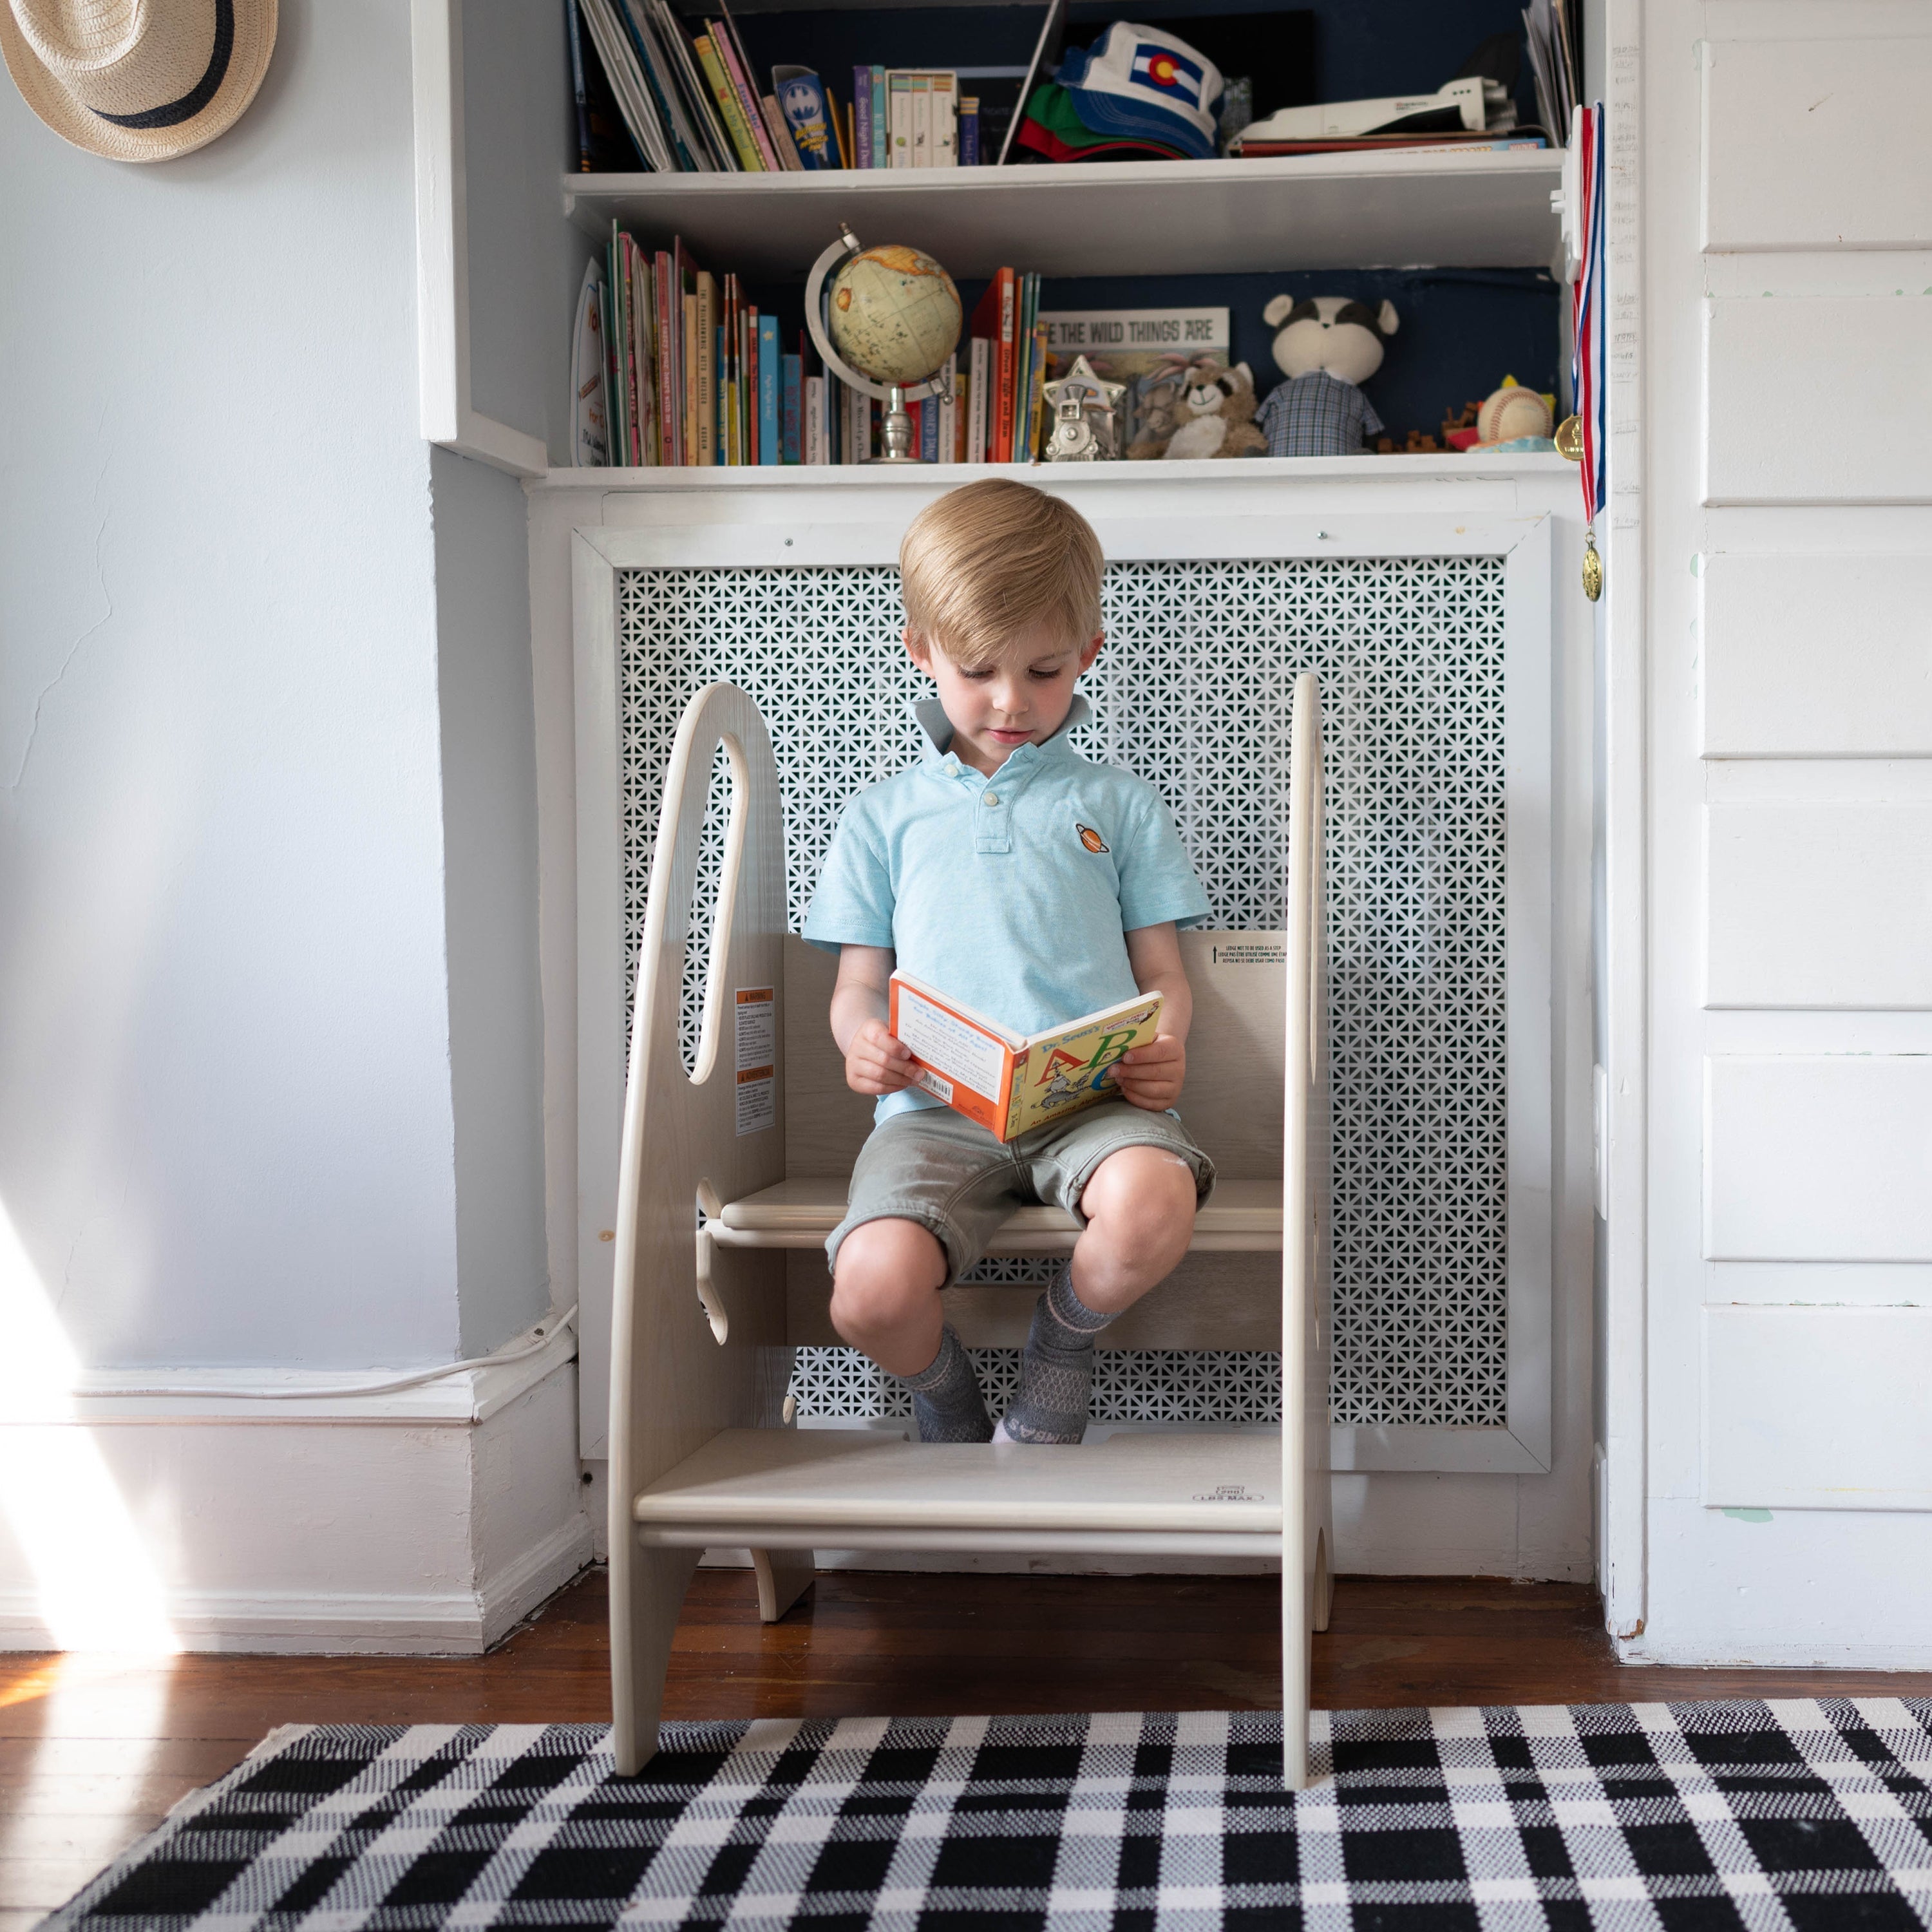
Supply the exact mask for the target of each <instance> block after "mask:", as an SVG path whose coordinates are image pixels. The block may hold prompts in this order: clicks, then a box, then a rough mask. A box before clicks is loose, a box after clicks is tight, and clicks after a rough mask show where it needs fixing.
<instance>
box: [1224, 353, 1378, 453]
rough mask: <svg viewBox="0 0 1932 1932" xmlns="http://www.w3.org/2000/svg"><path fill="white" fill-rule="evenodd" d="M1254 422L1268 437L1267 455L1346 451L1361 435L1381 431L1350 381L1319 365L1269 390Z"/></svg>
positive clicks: (1370, 407)
mask: <svg viewBox="0 0 1932 1932" xmlns="http://www.w3.org/2000/svg"><path fill="white" fill-rule="evenodd" d="M1255 425H1256V428H1258V429H1259V430H1260V431H1261V432H1262V434H1263V435H1264V436H1265V437H1267V438H1268V454H1269V455H1271V456H1333V455H1336V454H1337V453H1338V452H1339V453H1340V454H1343V455H1352V454H1354V453H1355V452H1356V451H1358V450H1359V449H1361V448H1362V447H1363V446H1364V439H1365V438H1366V437H1371V436H1380V435H1381V434H1382V418H1381V417H1380V416H1377V415H1376V411H1375V405H1374V404H1373V403H1371V402H1370V401H1369V399H1368V398H1367V396H1365V395H1363V394H1362V392H1361V390H1360V389H1358V388H1356V386H1355V384H1354V383H1345V382H1343V380H1341V378H1340V377H1338V376H1331V375H1330V374H1329V373H1328V371H1327V370H1325V369H1315V370H1311V371H1310V372H1309V374H1307V375H1306V376H1297V377H1294V378H1293V379H1292V380H1291V381H1289V382H1286V383H1281V384H1279V385H1278V386H1277V387H1276V388H1274V389H1271V390H1270V391H1269V392H1268V401H1266V402H1265V403H1264V404H1262V406H1261V410H1260V412H1259V414H1258V415H1257V416H1256V418H1255Z"/></svg>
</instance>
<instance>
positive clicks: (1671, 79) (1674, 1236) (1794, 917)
mask: <svg viewBox="0 0 1932 1932" xmlns="http://www.w3.org/2000/svg"><path fill="white" fill-rule="evenodd" d="M1606 39H1607V62H1608V71H1609V72H1610V77H1611V81H1612V87H1611V92H1613V93H1616V92H1617V91H1618V90H1619V89H1622V99H1623V101H1624V107H1625V111H1624V113H1623V114H1622V119H1621V122H1620V128H1621V133H1622V137H1623V145H1622V148H1619V145H1618V142H1619V127H1613V131H1612V135H1611V146H1612V154H1613V166H1618V167H1620V168H1621V170H1622V172H1621V175H1620V176H1619V179H1620V181H1622V184H1623V186H1624V187H1625V189H1626V190H1631V188H1632V187H1633V184H1636V183H1638V182H1640V184H1641V188H1642V193H1641V198H1640V205H1641V229H1640V241H1638V242H1635V243H1634V244H1633V243H1632V242H1631V235H1632V233H1634V232H1637V231H1636V230H1635V228H1634V222H1633V220H1626V221H1625V224H1624V226H1622V228H1621V229H1619V227H1618V226H1616V223H1613V236H1614V237H1619V238H1621V239H1622V241H1623V242H1624V243H1625V247H1626V257H1625V280H1624V282H1623V284H1622V287H1621V288H1619V289H1613V299H1612V308H1613V316H1614V320H1613V355H1614V354H1615V353H1616V352H1617V350H1618V349H1619V347H1621V349H1622V353H1623V354H1624V355H1625V358H1626V363H1625V368H1626V369H1627V370H1628V369H1635V370H1640V371H1641V372H1642V380H1641V381H1640V382H1639V381H1637V380H1634V379H1633V380H1625V381H1624V382H1623V383H1622V384H1621V385H1618V384H1614V383H1613V390H1612V403H1613V419H1612V422H1611V451H1612V457H1611V461H1612V476H1611V487H1612V501H1613V518H1612V522H1613V547H1612V553H1611V556H1610V572H1611V582H1612V595H1613V600H1614V599H1615V598H1617V597H1619V596H1620V597H1622V598H1623V599H1624V600H1625V601H1624V603H1623V604H1622V606H1621V607H1620V609H1621V610H1622V613H1624V621H1625V623H1626V625H1627V626H1628V634H1619V636H1620V637H1622V639H1623V641H1624V642H1625V643H1626V644H1627V645H1628V649H1627V650H1626V651H1625V654H1624V655H1621V656H1619V655H1617V654H1616V649H1615V648H1613V655H1612V658H1611V660H1610V673H1609V680H1608V691H1609V698H1610V703H1609V709H1608V716H1609V718H1610V731H1609V744H1608V751H1607V758H1608V775H1609V786H1608V793H1609V796H1610V800H1611V812H1610V843H1609V851H1608V877H1609V879H1610V899H1611V901H1612V903H1613V904H1617V905H1620V906H1622V907H1625V908H1628V907H1632V906H1640V907H1641V910H1642V917H1641V926H1642V933H1641V941H1640V949H1639V950H1640V956H1641V959H1642V961H1643V968H1642V974H1641V998H1640V1001H1639V1002H1638V1003H1637V1007H1638V1010H1639V1012H1640V1020H1639V1022H1637V1024H1639V1025H1641V1026H1642V1027H1643V1028H1644V1029H1646V1032H1645V1033H1644V1034H1634V1033H1633V1031H1632V1030H1631V1028H1630V1026H1628V1025H1625V1027H1624V1028H1622V1031H1621V1032H1620V1031H1619V1028H1617V1027H1616V1026H1615V1025H1613V1026H1612V1028H1611V1029H1610V1045H1609V1052H1608V1065H1607V1082H1606V1085H1607V1094H1608V1096H1609V1099H1608V1101H1607V1113H1608V1116H1609V1117H1610V1118H1611V1119H1612V1120H1613V1122H1614V1121H1616V1120H1617V1119H1619V1118H1622V1120H1623V1121H1625V1124H1626V1125H1628V1122H1629V1121H1630V1120H1631V1109H1630V1107H1629V1105H1628V1101H1627V1100H1625V1101H1620V1099H1619V1097H1622V1096H1628V1094H1631V1093H1632V1092H1633V1091H1634V1092H1636V1093H1637V1094H1640V1095H1641V1096H1642V1097H1643V1110H1642V1112H1641V1114H1640V1116H1639V1117H1638V1123H1639V1126H1640V1133H1638V1134H1637V1136H1634V1137H1633V1136H1631V1134H1630V1133H1628V1132H1626V1133H1624V1134H1622V1136H1618V1135H1617V1134H1616V1133H1614V1132H1613V1133H1612V1135H1611V1136H1610V1139H1611V1146H1610V1153H1609V1156H1608V1160H1609V1163H1610V1190H1609V1193H1610V1212H1611V1217H1612V1233H1611V1253H1612V1255H1613V1264H1612V1266H1611V1268H1610V1271H1609V1272H1608V1274H1607V1277H1606V1292H1607V1296H1608V1301H1607V1315H1608V1319H1609V1328H1610V1333H1611V1335H1612V1337H1613V1348H1612V1351H1611V1355H1610V1360H1609V1362H1608V1364H1607V1370H1608V1373H1607V1378H1606V1383H1605V1412H1604V1456H1605V1460H1606V1466H1607V1468H1608V1469H1609V1470H1610V1481H1611V1496H1612V1507H1611V1510H1610V1517H1611V1520H1612V1521H1613V1524H1615V1523H1619V1522H1621V1523H1623V1524H1624V1525H1625V1532H1624V1534H1623V1535H1622V1539H1621V1541H1619V1543H1618V1544H1617V1548H1618V1550H1619V1551H1620V1552H1621V1553H1622V1558H1623V1568H1622V1571H1621V1573H1620V1576H1619V1588H1618V1590H1617V1592H1616V1598H1615V1601H1614V1603H1613V1617H1612V1624H1613V1631H1614V1633H1615V1634H1616V1636H1617V1637H1618V1639H1619V1643H1620V1644H1621V1645H1622V1649H1623V1651H1624V1652H1625V1655H1627V1656H1628V1657H1630V1658H1633V1659H1637V1658H1643V1659H1646V1660H1656V1661H1667V1662H1673V1663H1684V1664H1716V1663H1718V1662H1733V1663H1735V1662H1739V1661H1744V1662H1756V1663H1760V1664H1793V1663H1816V1664H1832V1663H1839V1664H1848V1665H1867V1666H1886V1667H1894V1668H1918V1669H1926V1668H1932V1618H1928V1616H1927V1613H1926V1605H1927V1603H1928V1602H1932V1424H1928V1421H1927V1417H1928V1416H1932V1402H1928V1400H1927V1394H1926V1391H1927V1389H1928V1388H1932V616H1928V611H1932V599H1928V595H1927V589H1928V586H1932V113H1928V112H1927V105H1926V103H1927V87H1928V83H1932V10H1927V8H1926V7H1924V6H1923V5H1906V4H1903V0H1833V4H1830V5H1815V6H1809V7H1795V6H1790V5H1775V4H1772V0H1724V4H1721V5H1713V4H1708V0H1648V3H1647V4H1642V5H1640V4H1638V0H1610V5H1609V7H1608V10H1607V24H1606ZM1637 100H1640V101H1641V110H1642V111H1641V118H1640V121H1639V120H1638V118H1637V115H1636V113H1635V110H1634V101H1637ZM1615 192H1616V190H1615V188H1614V187H1613V195H1614V193H1615ZM1635 205H1637V204H1636V203H1635V202H1634V201H1631V200H1629V199H1627V201H1626V203H1625V207H1626V210H1627V211H1628V210H1629V209H1630V208H1632V207H1634V206H1635ZM1639 293H1641V296H1642V298H1643V304H1642V308H1641V310H1640V309H1639V308H1637V303H1636V298H1637V295H1638V294H1639ZM1638 549H1640V550H1641V553H1642V554H1641V557H1637V556H1634V555H1633V551H1634V550H1638ZM1639 565H1641V571H1640V583H1638V584H1637V586H1633V584H1632V583H1631V576H1632V575H1633V574H1638V571H1639ZM1620 572H1622V574H1621V575H1620ZM1633 596H1636V597H1637V598H1639V599H1640V621H1638V620H1637V619H1636V618H1634V617H1632V616H1631V615H1630V614H1629V613H1630V610H1631V603H1630V600H1631V598H1632V597H1633ZM1620 706H1621V707H1622V709H1621V710H1620V709H1619V707H1620ZM1633 713H1634V715H1638V716H1640V718H1641V720H1642V730H1641V733H1640V736H1633V735H1632V734H1631V732H1630V731H1629V730H1624V731H1623V732H1622V735H1621V736H1619V728H1618V721H1619V718H1622V719H1624V720H1625V721H1628V719H1629V718H1631V715H1633ZM1633 773H1635V774H1636V780H1635V781H1636V783H1637V784H1638V786H1639V787H1640V796H1641V800H1642V805H1641V810H1640V811H1639V812H1637V813H1636V814H1631V812H1629V811H1625V813H1624V814H1623V816H1622V817H1619V815H1618V801H1619V799H1626V798H1628V796H1629V795H1630V787H1631V784H1632V782H1633ZM1633 888H1634V890H1633ZM1629 931H1630V927H1629V924H1628V921H1625V922H1621V923H1619V924H1617V925H1616V926H1614V927H1613V930H1612V932H1611V933H1610V938H1609V941H1608V945H1609V950H1610V955H1611V957H1612V959H1613V961H1614V960H1615V959H1617V958H1618V957H1619V953H1618V948H1619V947H1620V946H1625V945H1628V934H1629ZM1619 986H1620V983H1619V982H1618V981H1617V980H1616V979H1615V977H1614V975H1613V979H1612V981H1611V983H1610V993H1611V995H1612V1004H1611V1014H1612V1018H1613V1020H1614V1019H1615V1018H1616V1015H1617V1013H1618V1012H1619V1008H1618V1007H1617V1005H1616V998H1617V997H1618V995H1619ZM1620 1104H1621V1105H1622V1106H1623V1108H1624V1112H1623V1114H1622V1116H1621V1117H1620V1116H1619V1113H1618V1109H1619V1105H1620ZM1633 1138H1635V1139H1637V1140H1639V1141H1640V1142H1641V1152H1640V1156H1639V1155H1637V1154H1636V1153H1635V1152H1634V1148H1633V1145H1632V1142H1633ZM1633 1162H1635V1163H1637V1170H1638V1171H1637V1172H1633V1171H1632V1166H1631V1163H1633ZM1619 1163H1623V1165H1622V1166H1619ZM1620 1202H1621V1203H1622V1204H1623V1206H1624V1208H1625V1211H1627V1212H1628V1211H1631V1209H1632V1208H1633V1205H1634V1215H1635V1219H1636V1220H1637V1225H1638V1226H1639V1227H1640V1229H1641V1235H1642V1247H1641V1256H1640V1258H1639V1259H1632V1257H1633V1254H1634V1250H1633V1248H1632V1247H1631V1243H1630V1241H1629V1239H1628V1236H1629V1235H1630V1232H1631V1230H1630V1229H1629V1227H1628V1225H1626V1226H1624V1227H1622V1229H1619V1226H1617V1223H1616V1217H1617V1215H1618V1213H1619V1203H1620ZM1620 1240H1621V1241H1622V1246H1619V1241H1620ZM1633 1331H1635V1332H1638V1333H1640V1334H1641V1335H1642V1337H1643V1347H1642V1351H1641V1360H1640V1361H1636V1362H1634V1361H1633V1358H1632V1355H1631V1351H1630V1350H1629V1349H1628V1347H1626V1348H1625V1349H1622V1351H1621V1352H1619V1349H1617V1348H1616V1346H1615V1342H1616V1337H1619V1336H1628V1335H1629V1334H1631V1333H1632V1332H1633ZM1638 1488H1640V1490H1641V1492H1642V1523H1641V1526H1640V1528H1641V1534H1640V1535H1638V1534H1637V1533H1636V1530H1635V1529H1634V1527H1632V1526H1631V1503H1632V1492H1633V1490H1634V1489H1638ZM1620 1509H1621V1510H1622V1512H1623V1514H1622V1515H1621V1516H1619V1510H1620ZM1633 1565H1634V1566H1635V1568H1637V1570H1638V1571H1640V1580H1637V1581H1635V1582H1634V1581H1633V1580H1632V1571H1633Z"/></svg>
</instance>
